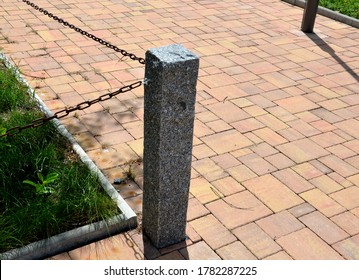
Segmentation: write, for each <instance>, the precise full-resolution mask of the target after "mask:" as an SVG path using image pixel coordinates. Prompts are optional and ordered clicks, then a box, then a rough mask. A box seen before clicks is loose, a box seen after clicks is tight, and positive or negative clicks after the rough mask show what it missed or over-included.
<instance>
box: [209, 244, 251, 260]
mask: <svg viewBox="0 0 359 280" xmlns="http://www.w3.org/2000/svg"><path fill="white" fill-rule="evenodd" d="M216 253H217V254H218V255H219V256H220V257H221V259H222V260H256V259H257V258H256V257H255V256H254V255H253V254H252V253H251V252H250V251H249V250H248V249H247V248H246V247H245V246H244V245H243V244H242V243H241V242H240V241H235V242H233V243H231V244H228V245H226V246H224V247H222V248H220V249H218V250H217V251H216Z"/></svg>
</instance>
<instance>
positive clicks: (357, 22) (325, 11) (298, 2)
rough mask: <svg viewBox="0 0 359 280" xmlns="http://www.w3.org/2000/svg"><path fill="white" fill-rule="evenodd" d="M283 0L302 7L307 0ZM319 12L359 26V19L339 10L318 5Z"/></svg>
mask: <svg viewBox="0 0 359 280" xmlns="http://www.w3.org/2000/svg"><path fill="white" fill-rule="evenodd" d="M281 1H284V2H287V3H289V4H292V5H295V6H298V7H301V8H304V6H305V1H304V0H281ZM318 14H320V15H322V16H325V17H328V18H331V19H334V20H336V21H340V22H342V23H345V24H347V25H350V26H353V27H356V28H359V20H358V19H356V18H352V17H349V16H347V15H343V14H341V13H338V12H334V11H332V10H329V9H327V8H324V7H321V6H319V7H318Z"/></svg>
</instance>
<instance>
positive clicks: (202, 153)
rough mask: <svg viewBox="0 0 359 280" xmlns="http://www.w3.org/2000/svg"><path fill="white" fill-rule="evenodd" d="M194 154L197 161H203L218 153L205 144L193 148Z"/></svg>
mask: <svg viewBox="0 0 359 280" xmlns="http://www.w3.org/2000/svg"><path fill="white" fill-rule="evenodd" d="M192 153H193V156H194V157H196V158H197V159H203V158H207V157H211V156H214V155H216V153H215V152H214V151H212V150H211V149H210V148H209V147H208V146H207V145H205V144H200V145H196V146H193V149H192Z"/></svg>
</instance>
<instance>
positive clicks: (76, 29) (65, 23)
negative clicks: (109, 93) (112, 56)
mask: <svg viewBox="0 0 359 280" xmlns="http://www.w3.org/2000/svg"><path fill="white" fill-rule="evenodd" d="M22 1H23V2H24V3H26V4H27V5H29V6H30V7H32V8H34V9H35V10H37V11H39V12H40V13H43V14H44V15H46V16H48V17H49V18H51V19H53V20H55V21H57V22H59V23H61V24H62V25H64V26H66V27H68V28H70V29H73V30H75V31H76V32H78V33H80V34H82V35H83V36H86V37H88V38H90V39H92V40H94V41H96V42H98V43H100V44H101V45H104V46H106V47H108V48H110V49H112V50H114V51H115V52H119V53H121V55H123V56H127V57H129V58H130V59H132V60H135V61H138V62H139V63H141V64H145V59H144V58H142V57H138V56H136V55H135V54H133V53H129V52H127V51H125V50H123V49H120V48H119V47H117V46H115V45H113V44H111V43H109V42H107V41H105V40H103V39H101V38H99V37H97V36H95V35H93V34H91V33H89V32H87V31H85V30H82V29H81V28H79V27H76V26H75V25H73V24H71V23H69V22H68V21H65V20H64V19H62V18H60V17H58V16H56V15H54V14H53V13H50V12H49V11H47V10H45V9H43V8H41V7H39V6H38V5H36V4H35V3H33V2H31V1H29V0H22Z"/></svg>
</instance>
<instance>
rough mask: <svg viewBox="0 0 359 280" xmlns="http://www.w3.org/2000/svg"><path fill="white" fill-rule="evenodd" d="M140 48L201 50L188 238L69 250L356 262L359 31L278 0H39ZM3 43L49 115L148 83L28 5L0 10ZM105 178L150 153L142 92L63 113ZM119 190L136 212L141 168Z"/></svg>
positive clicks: (88, 254)
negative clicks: (304, 23) (310, 28)
mask: <svg viewBox="0 0 359 280" xmlns="http://www.w3.org/2000/svg"><path fill="white" fill-rule="evenodd" d="M34 1H35V2H36V4H38V5H39V6H43V7H45V8H48V9H49V10H51V11H52V12H53V13H54V14H57V15H58V16H60V17H63V18H65V19H66V20H68V21H69V22H71V23H74V24H75V25H78V26H79V27H80V28H83V29H85V30H88V31H91V32H93V33H94V34H95V35H98V36H100V37H102V38H104V39H106V40H109V41H110V42H112V43H113V44H115V45H117V46H119V47H120V48H124V49H126V50H128V51H131V52H134V53H135V54H136V55H138V56H144V53H145V51H146V50H147V49H149V48H152V47H158V46H163V45H167V44H173V43H181V44H183V45H184V46H185V47H187V48H189V49H191V50H192V51H194V52H196V53H197V54H199V55H200V57H201V65H200V77H199V82H198V95H197V106H196V120H195V137H194V145H195V146H194V149H193V168H192V181H191V187H190V193H191V194H190V198H189V209H188V224H187V232H188V237H189V239H188V240H187V241H186V242H184V243H182V244H177V245H175V246H171V247H170V248H166V249H162V250H160V251H158V250H156V249H155V248H153V247H152V246H151V245H150V244H149V243H148V242H147V241H146V238H145V237H144V236H142V234H141V232H140V230H133V231H130V232H127V233H124V234H119V235H117V236H114V237H112V238H109V239H106V240H103V241H100V242H97V243H94V244H91V245H88V246H85V247H83V248H80V249H77V250H74V251H71V252H68V253H65V254H61V255H59V256H56V257H55V258H65V259H69V258H71V259H89V258H90V259H136V258H137V259H143V258H148V259H156V258H160V259H161V258H162V259H184V258H185V259H342V258H344V259H359V155H358V154H359V95H358V93H359V78H358V71H359V48H358V45H359V32H358V30H357V29H355V28H352V27H349V26H347V25H345V24H341V23H338V22H336V21H333V20H331V19H327V18H324V17H322V16H318V17H317V20H316V26H315V27H316V28H315V32H316V34H313V35H309V36H307V35H305V34H303V33H302V32H300V31H299V28H300V23H301V18H302V12H303V10H302V9H300V8H297V7H293V6H291V5H289V4H287V3H284V2H281V1H280V0H257V1H254V0H239V1H234V0H223V1H209V0H198V1H189V0H185V1H182V0H181V1H179V0H163V1H150V0H149V1H135V0H124V1H117V0H102V1H91V0H86V1H85V0H83V1H81V0H63V1H55V2H54V1H48V0H34ZM0 23H1V24H0V33H1V35H2V36H1V37H0V46H1V48H2V51H3V52H5V53H6V54H7V55H9V56H11V57H12V59H13V60H14V61H15V62H16V63H17V64H18V66H19V67H20V69H21V71H22V73H23V74H24V75H25V77H26V78H27V79H28V80H29V81H31V85H32V86H33V87H35V88H36V89H37V93H38V94H39V95H40V97H41V98H42V99H43V100H44V101H45V102H46V104H47V105H48V106H49V108H50V109H52V110H57V109H62V108H63V107H65V106H69V105H74V104H76V103H78V102H81V101H84V100H87V99H92V98H94V97H97V96H99V94H100V93H101V94H102V93H106V92H108V91H113V90H116V89H117V88H118V87H119V86H122V85H123V84H126V83H128V82H131V81H135V80H138V79H142V78H143V74H144V67H143V66H142V65H140V64H138V63H135V62H132V61H130V60H122V59H121V57H120V56H119V55H118V54H115V53H114V52H113V51H111V50H109V49H107V48H105V47H103V46H100V45H98V44H97V43H96V42H94V41H92V40H89V39H87V38H84V37H82V36H81V35H79V34H77V33H75V32H74V31H73V30H70V29H67V28H65V27H63V26H62V25H60V24H59V23H57V22H54V21H52V20H51V19H49V18H48V17H46V16H43V15H40V14H39V13H38V12H36V11H34V10H31V9H30V8H29V7H28V6H27V5H26V4H24V3H22V1H15V2H14V1H13V0H3V1H2V3H1V5H0ZM63 123H64V124H65V125H66V127H67V128H68V129H69V130H70V131H71V132H72V133H73V134H74V135H75V137H76V139H77V140H78V141H79V143H80V144H81V145H82V147H83V148H84V149H85V150H86V151H87V152H88V154H89V156H90V157H91V158H92V159H93V160H94V161H95V162H96V163H97V165H98V166H99V167H100V168H101V169H102V170H103V171H104V173H105V174H106V175H107V177H108V178H109V180H110V181H112V180H113V179H114V178H117V177H121V176H123V175H122V172H124V171H126V170H128V168H129V162H131V161H136V160H138V159H139V158H141V156H142V149H143V88H142V87H141V88H139V89H136V90H134V91H133V92H129V93H126V94H123V95H120V96H118V98H114V99H113V100H108V101H105V102H103V103H102V104H96V105H94V106H92V107H91V108H88V109H86V110H84V111H83V112H80V113H76V114H75V115H72V116H71V117H69V118H67V119H65V120H64V121H63ZM132 169H133V170H134V173H135V175H136V176H135V181H136V182H131V183H129V184H127V185H122V186H120V187H119V191H120V193H121V195H122V196H123V197H124V198H126V201H127V202H128V203H129V205H130V206H131V207H133V209H134V210H135V211H136V212H140V211H141V198H142V197H141V194H142V175H141V174H142V170H141V164H139V163H135V164H132Z"/></svg>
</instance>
